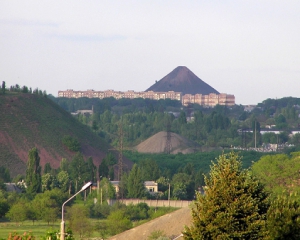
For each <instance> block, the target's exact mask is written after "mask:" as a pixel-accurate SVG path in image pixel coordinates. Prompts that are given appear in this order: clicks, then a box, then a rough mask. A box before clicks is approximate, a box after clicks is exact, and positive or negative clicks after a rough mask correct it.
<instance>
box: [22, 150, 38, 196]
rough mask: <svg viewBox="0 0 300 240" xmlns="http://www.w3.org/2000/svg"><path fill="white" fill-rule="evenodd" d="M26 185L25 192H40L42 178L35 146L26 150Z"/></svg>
mask: <svg viewBox="0 0 300 240" xmlns="http://www.w3.org/2000/svg"><path fill="white" fill-rule="evenodd" d="M26 185H27V189H26V192H27V193H33V194H34V193H39V192H41V186H42V178H41V166H40V157H39V153H38V150H37V148H35V147H34V148H32V149H31V150H29V152H28V162H27V169H26Z"/></svg>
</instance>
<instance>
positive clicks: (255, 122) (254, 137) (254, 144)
mask: <svg viewBox="0 0 300 240" xmlns="http://www.w3.org/2000/svg"><path fill="white" fill-rule="evenodd" d="M254 129H255V135H254V148H255V149H256V121H255V127H254Z"/></svg>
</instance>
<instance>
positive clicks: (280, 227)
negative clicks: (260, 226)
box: [267, 196, 300, 240]
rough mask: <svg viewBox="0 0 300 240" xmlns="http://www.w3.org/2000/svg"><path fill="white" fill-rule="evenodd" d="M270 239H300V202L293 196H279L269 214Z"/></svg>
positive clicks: (272, 204)
mask: <svg viewBox="0 0 300 240" xmlns="http://www.w3.org/2000/svg"><path fill="white" fill-rule="evenodd" d="M267 227H268V232H269V234H268V235H269V239H272V240H296V239H300V204H299V202H298V201H297V200H296V199H293V196H290V197H287V196H278V197H276V199H274V200H273V201H272V203H271V206H270V208H269V210H268V215H267Z"/></svg>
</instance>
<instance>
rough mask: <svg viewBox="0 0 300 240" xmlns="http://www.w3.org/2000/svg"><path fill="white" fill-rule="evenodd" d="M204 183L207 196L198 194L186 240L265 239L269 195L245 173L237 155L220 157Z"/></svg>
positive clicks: (187, 228) (247, 172) (248, 172)
mask: <svg viewBox="0 0 300 240" xmlns="http://www.w3.org/2000/svg"><path fill="white" fill-rule="evenodd" d="M205 183H206V186H205V194H204V195H201V194H200V193H196V195H197V199H196V201H195V207H194V208H193V209H192V217H193V224H192V226H190V227H186V229H185V232H184V237H185V239H206V240H207V239H263V238H264V236H265V234H266V215H267V210H268V207H269V205H268V195H267V193H266V192H265V190H264V189H263V187H262V185H261V184H260V183H259V182H258V181H257V180H256V179H255V178H254V177H253V176H251V174H250V171H248V170H242V167H241V160H240V157H239V156H238V154H236V153H229V154H222V155H220V156H219V159H218V162H217V163H213V165H212V166H211V171H210V174H209V176H208V177H205Z"/></svg>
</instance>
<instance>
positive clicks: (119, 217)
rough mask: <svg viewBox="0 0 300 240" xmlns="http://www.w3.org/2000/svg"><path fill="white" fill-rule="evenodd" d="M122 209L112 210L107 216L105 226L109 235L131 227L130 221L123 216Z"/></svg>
mask: <svg viewBox="0 0 300 240" xmlns="http://www.w3.org/2000/svg"><path fill="white" fill-rule="evenodd" d="M124 215H125V214H124V210H122V209H119V210H116V211H114V212H112V213H111V214H110V215H109V216H108V218H107V226H108V228H109V231H110V233H111V235H115V234H117V233H120V232H124V231H126V230H128V229H130V228H131V227H132V222H131V221H130V219H129V218H128V217H127V216H124Z"/></svg>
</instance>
